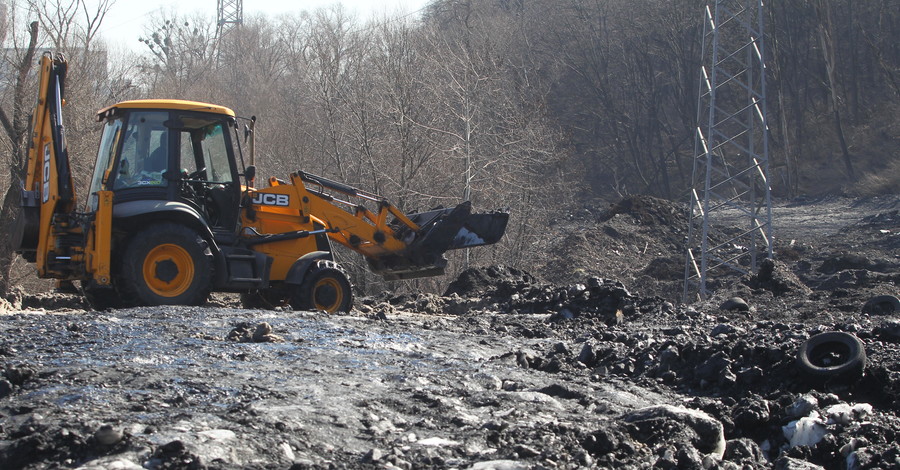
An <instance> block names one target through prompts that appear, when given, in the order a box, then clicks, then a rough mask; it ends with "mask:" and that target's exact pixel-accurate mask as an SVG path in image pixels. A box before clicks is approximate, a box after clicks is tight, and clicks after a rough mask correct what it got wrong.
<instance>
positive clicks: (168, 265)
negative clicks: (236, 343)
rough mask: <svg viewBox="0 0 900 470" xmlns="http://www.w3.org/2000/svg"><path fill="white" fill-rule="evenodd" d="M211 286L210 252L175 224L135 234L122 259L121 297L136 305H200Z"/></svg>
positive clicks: (198, 240) (192, 232)
mask: <svg viewBox="0 0 900 470" xmlns="http://www.w3.org/2000/svg"><path fill="white" fill-rule="evenodd" d="M211 287H212V254H211V253H210V251H209V247H208V245H207V243H206V241H205V240H203V239H202V238H201V237H200V236H199V235H198V234H197V233H196V232H194V231H193V230H191V229H189V228H187V227H185V226H183V225H178V224H170V223H165V224H158V225H152V226H150V227H149V228H147V229H145V230H143V231H141V232H140V233H138V234H136V235H135V236H134V238H132V240H131V241H130V242H129V243H128V246H127V247H126V249H125V252H124V257H123V260H122V271H121V278H120V291H121V292H122V298H123V300H126V301H128V302H129V303H133V304H137V305H200V304H202V303H203V302H205V301H206V299H207V297H209V292H210V289H211Z"/></svg>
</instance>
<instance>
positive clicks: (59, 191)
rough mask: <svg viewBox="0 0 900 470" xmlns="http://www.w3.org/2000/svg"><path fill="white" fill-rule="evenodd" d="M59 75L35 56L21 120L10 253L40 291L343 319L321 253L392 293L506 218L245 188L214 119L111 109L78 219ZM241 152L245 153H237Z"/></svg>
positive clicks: (337, 280) (275, 183)
mask: <svg viewBox="0 0 900 470" xmlns="http://www.w3.org/2000/svg"><path fill="white" fill-rule="evenodd" d="M66 70H67V63H66V61H65V59H63V58H62V57H59V56H54V55H52V54H50V53H45V54H44V55H43V56H42V58H41V61H40V87H39V90H38V99H37V103H36V105H35V109H34V114H33V116H32V133H31V136H30V137H31V142H30V146H29V153H28V163H27V165H28V168H27V169H28V175H27V179H26V181H25V182H24V187H23V189H22V202H21V209H20V214H19V216H18V217H17V219H16V233H17V235H16V240H14V241H13V242H14V244H15V246H17V247H18V249H17V251H18V253H20V254H21V255H22V257H23V258H25V259H26V260H28V261H30V262H33V263H35V264H36V265H37V270H38V274H39V276H40V277H43V278H55V279H59V280H61V281H63V282H69V281H80V282H79V284H80V285H81V289H82V290H83V292H84V294H85V295H86V296H87V297H88V299H89V300H90V302H92V304H93V305H94V306H95V308H98V309H103V308H107V307H120V306H132V305H165V304H184V305H198V304H202V303H203V302H205V301H206V300H207V298H208V296H209V294H210V292H211V291H217V292H239V293H242V296H241V298H242V302H243V303H244V305H246V306H248V307H260V306H265V305H269V306H274V305H281V304H288V303H289V304H290V305H291V306H293V307H294V308H295V309H316V310H324V311H328V312H336V311H347V310H349V309H350V307H351V304H352V292H351V285H350V281H349V280H348V278H347V275H346V273H345V271H344V270H343V269H342V268H341V267H340V266H339V265H338V264H337V263H335V261H334V258H333V256H332V246H331V243H332V242H337V243H340V244H341V245H344V246H346V247H348V248H350V249H351V250H354V251H356V252H358V253H360V254H362V255H363V256H364V257H365V258H366V259H367V260H368V263H369V267H370V268H371V270H372V271H373V272H375V273H378V274H381V275H382V276H384V278H385V279H388V280H398V279H410V278H416V277H423V276H436V275H439V274H442V273H443V272H444V269H445V267H446V264H447V260H446V258H445V257H444V253H445V252H446V251H447V250H451V249H458V248H467V247H474V246H480V245H487V244H492V243H496V242H497V241H498V240H499V239H500V238H501V237H502V236H503V233H504V232H505V230H506V224H507V221H508V214H507V213H505V212H491V213H483V214H475V213H472V212H471V205H470V204H469V203H468V202H464V203H462V204H459V205H457V206H456V207H452V208H441V209H435V210H432V211H428V212H422V213H415V214H407V213H404V212H402V211H401V210H399V209H398V208H396V207H395V206H393V205H392V204H391V203H390V202H388V201H387V200H386V199H385V198H383V197H381V196H379V195H376V194H371V193H368V192H365V191H362V190H360V189H357V188H353V187H351V186H348V185H345V184H342V183H340V182H337V181H332V180H329V179H326V178H323V177H321V176H316V175H312V174H309V173H305V172H303V171H297V172H296V173H293V174H291V175H290V178H289V180H288V181H283V180H280V179H278V178H274V177H273V178H269V180H268V184H269V186H268V187H266V188H261V189H258V188H255V187H254V186H255V185H254V180H255V177H256V168H255V166H254V165H253V164H252V163H253V162H252V161H251V155H248V156H247V160H248V162H247V164H246V165H245V158H244V152H243V150H242V147H241V138H242V137H243V138H244V139H246V138H247V135H248V134H250V135H251V137H250V139H251V140H250V147H251V149H252V128H253V126H254V123H255V120H248V123H247V124H245V125H243V126H241V125H239V120H238V118H236V116H235V113H234V112H233V111H232V110H230V109H228V108H225V107H222V106H217V105H213V104H208V103H199V102H193V101H181V100H136V101H125V102H121V103H118V104H115V105H113V106H110V107H108V108H104V109H102V110H100V111H99V112H98V113H97V119H98V121H99V122H100V123H102V126H103V132H102V136H101V138H100V147H99V151H98V153H97V160H96V164H95V168H94V173H93V177H92V179H91V182H90V189H89V196H88V199H87V201H86V203H85V205H84V207H83V208H82V209H80V210H79V208H78V206H77V200H76V194H75V187H74V182H73V177H72V173H71V166H70V163H69V157H68V153H67V149H66V140H65V130H64V126H63V120H62V108H63V106H64V105H65V99H64V97H63V94H64V91H65V86H64V84H65V77H66ZM249 153H250V154H252V150H251V152H249Z"/></svg>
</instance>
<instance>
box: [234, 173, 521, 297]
mask: <svg viewBox="0 0 900 470" xmlns="http://www.w3.org/2000/svg"><path fill="white" fill-rule="evenodd" d="M270 184H272V185H273V186H272V187H271V188H267V189H265V190H260V191H259V193H258V195H257V196H256V198H257V201H258V202H261V203H263V205H261V206H254V207H259V208H260V209H259V210H261V211H265V212H266V215H265V216H266V217H269V218H273V217H282V218H284V220H285V221H287V220H289V219H290V218H291V217H295V215H294V214H297V212H296V211H299V215H300V217H301V219H302V220H307V221H308V220H314V221H319V222H320V224H321V225H323V226H324V232H325V233H327V234H328V237H329V238H331V240H333V241H335V242H337V243H340V244H341V245H344V246H346V247H348V248H350V249H351V250H353V251H356V252H357V253H360V254H362V255H363V256H364V257H365V258H366V259H367V260H368V262H369V267H370V269H371V270H372V271H373V272H375V273H377V274H381V275H382V276H384V277H385V279H388V280H396V279H410V278H416V277H424V276H436V275H440V274H443V273H444V268H445V266H446V264H447V260H446V258H444V256H443V255H444V253H445V252H446V251H448V250H452V249H459V248H468V247H475V246H481V245H489V244H492V243H496V242H497V241H499V240H500V238H501V237H502V236H503V233H504V231H505V230H506V224H507V221H508V218H509V214H507V213H505V212H493V213H486V214H472V213H471V211H472V206H471V203H469V202H463V203H462V204H459V205H457V206H456V207H453V208H440V209H435V210H431V211H428V212H422V213H417V214H405V213H403V212H402V211H401V210H399V209H398V208H397V207H396V206H394V205H393V204H391V203H390V202H389V201H388V200H387V199H385V198H384V197H382V196H379V195H377V194H372V193H369V192H366V191H363V190H360V189H357V188H354V187H352V186H349V185H346V184H343V183H340V182H336V181H333V180H329V179H327V178H324V177H321V176H316V175H313V174H310V173H306V172H302V171H300V172H297V173H293V174H292V175H291V184H281V183H280V182H279V181H278V180H275V179H273V180H270ZM278 194H280V195H282V196H280V197H284V199H283V201H284V207H281V208H279V207H276V206H277V202H278V197H279V196H278ZM266 198H269V199H270V201H269V202H271V203H270V204H266V201H265V199H266ZM294 201H298V202H297V203H295V202H294ZM365 203H369V204H370V205H371V204H374V206H375V207H374V208H373V209H369V208H367V207H366V206H365V205H364V204H365ZM297 233H298V236H299V235H303V234H302V233H301V232H297ZM251 243H252V242H251Z"/></svg>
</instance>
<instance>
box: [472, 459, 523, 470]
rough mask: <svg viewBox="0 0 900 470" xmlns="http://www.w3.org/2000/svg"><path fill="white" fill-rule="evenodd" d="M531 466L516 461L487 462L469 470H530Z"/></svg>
mask: <svg viewBox="0 0 900 470" xmlns="http://www.w3.org/2000/svg"><path fill="white" fill-rule="evenodd" d="M529 468H531V465H528V464H526V463H524V462H517V461H515V460H485V461H484V462H477V463H475V464H472V466H471V467H469V470H528V469H529Z"/></svg>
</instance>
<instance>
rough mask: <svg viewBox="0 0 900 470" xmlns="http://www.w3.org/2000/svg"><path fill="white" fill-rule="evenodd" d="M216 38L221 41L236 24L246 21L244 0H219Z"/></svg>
mask: <svg viewBox="0 0 900 470" xmlns="http://www.w3.org/2000/svg"><path fill="white" fill-rule="evenodd" d="M217 1H218V17H217V19H216V39H218V40H219V41H221V40H222V38H223V37H224V36H225V35H226V34H228V31H231V28H233V27H234V26H235V25H240V24H243V23H244V0H217Z"/></svg>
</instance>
